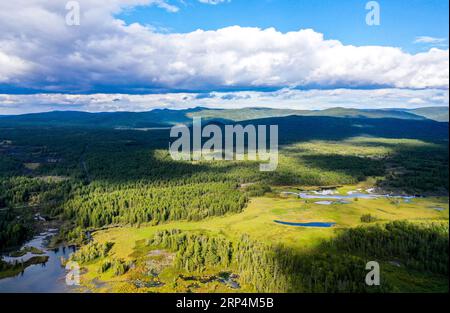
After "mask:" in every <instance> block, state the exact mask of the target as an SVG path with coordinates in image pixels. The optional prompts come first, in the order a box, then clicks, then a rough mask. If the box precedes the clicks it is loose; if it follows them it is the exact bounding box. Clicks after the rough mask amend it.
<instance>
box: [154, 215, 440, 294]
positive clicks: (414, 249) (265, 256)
mask: <svg viewBox="0 0 450 313" xmlns="http://www.w3.org/2000/svg"><path fill="white" fill-rule="evenodd" d="M148 244H149V245H150V246H152V247H154V248H164V249H170V250H171V251H174V252H176V259H175V264H176V266H177V267H178V268H180V269H183V270H185V271H187V272H200V273H201V272H202V271H204V269H205V268H208V267H217V268H220V269H230V270H237V271H238V273H239V275H240V278H241V282H243V283H244V284H249V285H251V286H254V288H255V291H256V292H368V291H369V288H368V286H367V285H366V284H365V283H364V279H363V278H364V277H365V275H366V272H365V271H364V268H365V263H366V261H365V260H367V257H378V258H377V259H379V258H380V257H381V258H382V259H383V260H386V261H388V260H392V259H395V260H401V262H403V263H404V264H405V265H406V266H407V267H408V268H411V269H418V270H425V271H429V272H432V273H438V274H444V275H446V274H447V272H448V224H447V225H435V224H431V225H421V226H417V225H414V224H409V223H406V222H393V223H389V224H387V225H384V226H380V225H378V226H370V227H361V228H357V229H349V230H345V231H343V232H342V233H340V234H339V235H338V236H337V237H336V238H335V239H333V240H331V241H328V242H324V243H323V244H322V247H320V248H318V249H317V251H314V252H310V253H309V254H302V253H298V252H296V251H294V250H292V249H289V248H286V247H284V246H282V245H279V246H265V245H262V244H260V243H257V242H253V241H251V240H250V239H249V238H248V237H247V236H245V235H244V236H242V238H241V239H240V240H239V241H237V242H232V241H230V240H227V239H226V238H225V237H222V236H208V235H206V234H188V233H183V232H181V231H179V230H171V231H162V232H158V233H157V234H156V235H155V236H154V238H152V239H150V240H149V241H148ZM370 290H371V292H373V291H374V290H373V289H370ZM376 291H377V292H386V291H392V286H390V285H389V281H386V282H385V283H383V285H382V287H380V288H378V289H377V290H376Z"/></svg>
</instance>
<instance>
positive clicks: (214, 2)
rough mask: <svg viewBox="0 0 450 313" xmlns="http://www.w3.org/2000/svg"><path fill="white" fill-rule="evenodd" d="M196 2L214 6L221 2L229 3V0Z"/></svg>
mask: <svg viewBox="0 0 450 313" xmlns="http://www.w3.org/2000/svg"><path fill="white" fill-rule="evenodd" d="M198 1H199V2H201V3H206V4H213V5H216V4H219V3H223V2H230V1H231V0H198Z"/></svg>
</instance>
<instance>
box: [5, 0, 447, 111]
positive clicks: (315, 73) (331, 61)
mask: <svg viewBox="0 0 450 313" xmlns="http://www.w3.org/2000/svg"><path fill="white" fill-rule="evenodd" d="M367 2H369V1H366V0H364V1H362V0H342V1H337V0H333V1H331V0H95V1H94V0H76V1H61V0H16V1H0V115H1V114H17V113H26V112H39V111H49V110H54V109H57V110H66V109H70V110H76V109H80V110H86V111H118V110H122V111H128V110H132V111H135V110H141V111H142V110H147V109H151V108H187V107H195V106H198V105H201V106H210V107H225V108H226V107H244V106H248V107H252V106H262V105H264V106H270V107H280V108H281V107H283V108H292V107H295V108H298V109H317V108H327V107H333V106H337V105H341V106H342V105H345V106H348V107H361V108H380V107H394V106H395V107H421V106H422V107H423V106H448V102H449V101H448V90H449V49H448V37H449V36H448V25H449V15H448V9H449V4H448V1H445V0H408V1H406V0H379V1H375V2H376V3H378V4H379V6H380V25H378V26H369V25H367V23H366V15H367V14H368V13H369V11H368V10H367V9H366V4H367ZM69 4H70V5H69ZM67 5H68V6H67Z"/></svg>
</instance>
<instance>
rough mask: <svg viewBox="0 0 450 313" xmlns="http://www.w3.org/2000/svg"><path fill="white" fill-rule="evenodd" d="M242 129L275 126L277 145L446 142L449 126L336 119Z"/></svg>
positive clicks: (289, 120)
mask: <svg viewBox="0 0 450 313" xmlns="http://www.w3.org/2000/svg"><path fill="white" fill-rule="evenodd" d="M240 124H242V125H249V124H253V125H278V127H279V134H280V135H279V137H280V143H281V144H284V143H290V142H296V141H303V140H314V139H322V140H324V139H326V140H342V139H346V138H349V137H355V136H372V137H384V138H410V139H420V140H425V141H434V142H438V141H448V138H449V124H448V123H446V122H435V121H431V120H404V119H392V118H380V119H369V118H336V117H326V116H325V117H322V116H286V117H277V118H265V119H257V120H249V121H243V122H240Z"/></svg>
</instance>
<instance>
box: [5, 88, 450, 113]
mask: <svg viewBox="0 0 450 313" xmlns="http://www.w3.org/2000/svg"><path fill="white" fill-rule="evenodd" d="M448 96H449V94H448V91H447V90H437V89H427V90H411V89H392V88H391V89H377V90H355V89H334V90H292V89H281V90H278V91H274V92H257V91H240V92H210V93H205V94H199V93H169V94H151V95H129V94H93V95H68V94H35V95H7V94H3V95H2V94H0V114H19V113H32V112H42V111H53V110H81V111H88V112H113V111H148V110H152V109H155V108H171V109H186V108H193V107H197V106H202V107H209V108H244V107H269V108H290V109H314V110H316V109H326V108H332V107H347V108H416V107H426V106H448V104H449V103H448Z"/></svg>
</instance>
